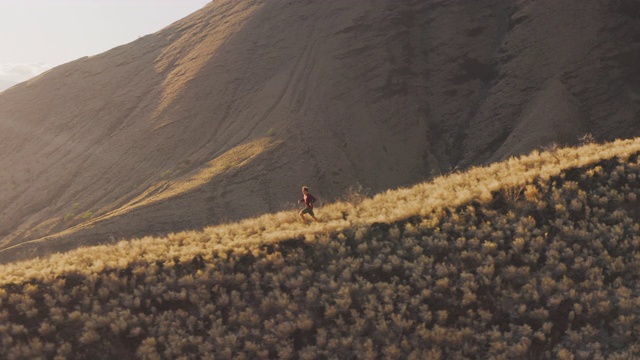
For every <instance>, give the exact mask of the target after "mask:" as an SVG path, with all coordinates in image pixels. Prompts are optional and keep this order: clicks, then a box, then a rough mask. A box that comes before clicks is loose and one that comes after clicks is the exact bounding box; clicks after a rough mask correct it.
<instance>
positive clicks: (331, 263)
mask: <svg viewBox="0 0 640 360" xmlns="http://www.w3.org/2000/svg"><path fill="white" fill-rule="evenodd" d="M639 154H640V140H629V141H617V142H614V143H609V144H604V145H588V146H584V147H581V148H575V149H559V150H554V151H550V152H544V153H534V154H531V155H529V156H526V157H524V158H521V159H511V160H509V161H506V162H502V163H497V164H494V165H491V166H489V167H486V168H474V169H472V170H470V171H468V172H466V173H459V174H451V175H448V176H443V177H441V178H438V179H436V180H434V181H433V182H430V183H424V184H421V185H418V186H415V187H412V188H407V189H401V190H397V191H389V192H387V193H384V194H380V195H377V196H375V197H374V198H373V199H366V200H363V201H361V202H354V203H336V204H333V205H329V206H326V207H322V208H320V209H318V213H319V214H320V216H321V218H322V219H323V220H324V222H323V223H322V224H312V225H302V224H300V223H298V222H297V221H296V219H295V214H293V213H286V212H282V213H277V214H273V215H266V216H263V217H260V218H256V219H251V220H246V221H243V222H240V223H236V224H230V225H225V226H218V227H212V228H208V229H206V230H204V231H202V232H185V233H179V234H174V235H171V236H168V237H166V238H144V239H140V240H133V241H129V242H121V243H119V244H117V245H114V246H99V247H93V248H83V249H78V250H75V251H72V252H69V253H66V254H61V255H54V256H52V257H50V258H48V259H42V260H31V261H27V262H23V263H14V264H9V265H4V266H3V267H2V268H0V284H2V285H1V288H0V301H1V303H2V311H1V312H0V317H1V318H2V322H1V325H0V352H1V353H2V354H5V355H6V356H8V357H11V356H15V357H35V356H41V355H44V356H46V357H53V356H54V355H56V354H57V355H61V356H65V357H67V358H113V357H118V356H124V357H127V356H131V357H134V356H137V357H140V358H177V357H179V356H187V357H193V358H206V357H207V356H209V357H211V358H229V359H231V358H234V359H235V358H240V357H242V356H244V357H246V358H288V357H291V358H309V359H313V358H318V357H326V358H333V357H337V356H344V357H358V358H370V359H374V358H415V359H426V358H443V359H447V358H487V357H489V358H494V357H495V358H563V359H564V358H566V359H568V358H574V357H575V358H576V359H581V358H593V357H599V356H611V358H618V359H627V358H634V357H638V356H640V347H639V346H638V344H637V342H636V337H635V334H637V333H638V330H639V329H640V317H639V316H640V300H638V296H637V295H638V293H639V291H640V288H639V286H640V285H638V284H640V279H639V277H640V275H639V274H640V272H639V271H638V270H640V256H639V255H638V254H639V251H640V225H638V222H637V219H638V216H639V215H640V214H639V213H638V195H639V194H640V162H639V159H638V157H639Z"/></svg>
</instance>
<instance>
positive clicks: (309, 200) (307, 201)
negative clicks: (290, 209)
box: [302, 193, 316, 208]
mask: <svg viewBox="0 0 640 360" xmlns="http://www.w3.org/2000/svg"><path fill="white" fill-rule="evenodd" d="M302 200H303V201H304V204H305V205H307V207H310V208H312V207H313V203H314V202H315V201H316V198H315V197H314V196H313V195H311V194H309V193H307V194H306V195H305V196H304V199H302Z"/></svg>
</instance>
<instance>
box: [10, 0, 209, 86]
mask: <svg viewBox="0 0 640 360" xmlns="http://www.w3.org/2000/svg"><path fill="white" fill-rule="evenodd" d="M209 1H210V0H0V80H2V79H4V80H9V81H23V80H26V78H28V77H30V76H33V75H37V73H40V72H42V71H44V70H47V69H48V68H51V67H54V66H57V65H61V64H64V63H67V62H69V61H72V60H75V59H78V58H81V57H83V56H91V55H96V54H99V53H102V52H104V51H107V50H109V49H112V48H114V47H116V46H119V45H122V44H126V43H129V42H131V41H133V40H135V39H137V38H138V37H140V36H144V35H147V34H151V33H154V32H156V31H158V30H160V29H162V28H163V27H165V26H167V25H169V24H171V23H173V22H174V21H176V20H179V19H181V18H183V17H185V16H187V15H189V14H191V13H193V12H195V11H196V10H198V9H200V8H202V7H203V6H204V5H205V4H207V3H208V2H209Z"/></svg>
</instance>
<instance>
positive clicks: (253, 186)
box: [0, 0, 640, 261]
mask: <svg viewBox="0 0 640 360" xmlns="http://www.w3.org/2000/svg"><path fill="white" fill-rule="evenodd" d="M639 63H640V10H639V7H636V6H635V2H632V1H625V0H588V1H581V2H580V4H579V5H577V4H576V3H575V2H569V1H555V0H539V1H518V2H514V1H510V0H509V1H507V0H491V1H482V2H471V1H463V0H440V1H437V0H431V1H421V0H414V1H410V0H404V1H395V0H373V1H367V2H365V1H342V0H328V1H315V2H302V1H285V0H268V1H267V0H255V1H249V0H242V1H237V0H226V1H223V0H219V1H213V2H211V3H210V4H209V5H207V6H206V7H204V8H203V9H202V10H200V11H198V12H196V13H194V14H192V15H191V16H189V17H187V18H185V19H183V20H181V21H178V22H176V23H174V24H172V25H170V26H168V27H166V28H165V29H163V30H161V31H159V32H157V33H155V34H151V35H148V36H145V37H143V38H140V39H138V40H137V41H134V42H132V43H130V44H127V45H123V46H120V47H117V48H115V49H113V50H110V51H108V52H105V53H103V54H100V55H97V56H93V57H89V58H82V59H78V60H76V61H74V62H71V63H68V64H65V65H63V66H60V67H57V68H55V69H52V70H50V71H48V72H46V73H44V74H42V75H40V76H39V77H37V78H35V79H33V80H31V81H29V82H27V83H23V84H19V85H18V86H15V87H13V88H11V89H9V90H7V91H5V92H3V93H1V94H0V154H2V155H1V158H0V209H1V210H0V219H1V220H0V247H1V248H2V250H0V260H2V261H10V260H13V259H17V258H24V257H30V256H34V255H43V254H47V253H49V252H52V251H61V250H65V249H69V248H73V247H76V246H79V245H85V244H95V243H102V242H110V241H114V240H117V239H120V238H124V237H131V236H143V235H145V234H158V233H163V232H171V231H178V230H182V229H187V228H200V227H203V226H207V225H210V224H215V223H219V222H223V221H229V220H235V219H239V218H242V217H246V216H252V215H256V214H259V213H263V212H268V211H276V210H281V209H285V208H293V207H294V204H295V201H296V200H297V198H298V196H299V188H300V186H301V185H302V184H306V185H309V186H310V187H311V190H312V193H314V194H315V195H317V196H318V197H319V198H321V202H322V201H328V200H332V199H335V198H337V197H340V196H343V195H344V194H345V193H346V192H347V191H348V189H349V188H352V187H356V186H358V185H360V186H362V187H363V188H364V189H368V191H369V192H370V193H374V192H379V191H384V190H386V189H389V188H395V187H398V186H403V185H409V184H413V183H416V182H419V181H424V180H426V179H428V178H429V177H430V176H432V175H433V174H439V173H442V172H446V171H449V170H450V169H453V168H455V167H467V166H470V165H474V164H481V163H487V162H491V161H495V160H500V159H504V158H505V157H509V156H512V155H517V154H522V153H525V152H528V151H531V150H532V149H535V148H538V147H541V146H544V145H548V144H550V143H554V142H555V143H558V144H572V143H575V142H576V141H577V140H578V138H579V137H580V136H582V135H584V134H585V133H591V134H593V136H594V137H595V139H597V140H610V139H613V138H617V137H620V138H624V137H631V136H637V135H639V134H640V126H638V125H639V121H640V118H639V117H638V115H639V113H640V70H639V69H640V67H638V64H639ZM319 213H320V215H321V214H322V209H321V208H320V209H319Z"/></svg>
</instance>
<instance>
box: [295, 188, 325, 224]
mask: <svg viewBox="0 0 640 360" xmlns="http://www.w3.org/2000/svg"><path fill="white" fill-rule="evenodd" d="M302 194H303V195H304V198H302V199H300V200H298V202H299V203H300V202H303V203H304V204H305V206H306V207H305V208H304V209H302V210H301V211H300V217H301V218H302V222H305V223H306V222H307V219H306V218H305V217H304V214H309V215H311V217H312V218H313V220H315V221H316V222H320V220H318V218H317V217H316V216H315V214H314V213H313V203H314V202H316V198H315V196H313V195H311V194H309V188H308V187H306V186H303V187H302Z"/></svg>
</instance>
